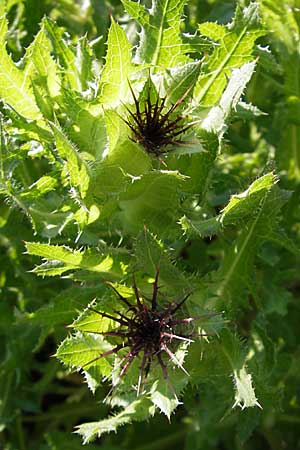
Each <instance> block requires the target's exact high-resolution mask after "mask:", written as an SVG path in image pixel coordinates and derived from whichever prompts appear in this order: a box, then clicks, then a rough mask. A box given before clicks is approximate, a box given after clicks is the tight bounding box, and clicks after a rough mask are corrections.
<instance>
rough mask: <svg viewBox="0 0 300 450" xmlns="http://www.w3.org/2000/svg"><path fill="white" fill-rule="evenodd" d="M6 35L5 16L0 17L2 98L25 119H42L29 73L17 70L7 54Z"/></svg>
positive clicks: (0, 80)
mask: <svg viewBox="0 0 300 450" xmlns="http://www.w3.org/2000/svg"><path fill="white" fill-rule="evenodd" d="M6 33H7V20H6V18H5V17H4V16H3V17H0V97H1V98H2V99H4V101H5V102H6V103H8V104H9V105H11V106H12V107H13V108H14V109H15V110H16V111H17V112H18V113H20V114H21V115H23V116H24V117H26V118H28V119H40V118H41V113H40V111H39V109H38V107H37V105H36V102H35V99H34V95H33V92H32V88H31V80H30V77H29V76H28V73H27V72H26V71H22V70H20V69H19V68H17V66H16V65H15V64H14V62H13V61H12V59H11V58H10V56H9V55H8V54H7V51H6V44H5V37H6Z"/></svg>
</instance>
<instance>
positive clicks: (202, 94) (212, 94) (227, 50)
mask: <svg viewBox="0 0 300 450" xmlns="http://www.w3.org/2000/svg"><path fill="white" fill-rule="evenodd" d="M199 30H200V32H201V33H202V34H204V35H205V36H207V37H209V38H211V39H212V40H214V41H215V42H217V43H218V45H217V46H216V47H215V49H214V51H213V53H212V55H211V56H210V57H209V59H208V60H207V61H206V62H205V63H204V64H203V73H202V74H201V75H200V77H199V80H198V82H197V85H196V87H195V90H194V97H195V100H196V101H197V103H200V104H201V105H205V106H208V105H214V104H215V103H216V102H217V101H218V100H219V99H220V97H221V95H222V93H223V90H224V88H225V86H226V84H227V78H228V77H230V74H231V71H232V69H236V68H239V67H241V66H242V65H243V64H245V63H247V62H249V61H251V60H252V59H253V56H252V52H253V47H254V43H255V41H256V39H257V38H258V37H260V36H262V35H263V34H265V32H264V31H262V30H261V27H260V24H259V16H258V4H257V3H250V5H249V6H248V7H245V8H243V9H242V10H241V9H240V6H238V7H237V10H236V14H235V18H234V21H233V23H232V24H230V25H228V26H227V27H226V26H224V25H217V24H214V23H205V24H201V25H199Z"/></svg>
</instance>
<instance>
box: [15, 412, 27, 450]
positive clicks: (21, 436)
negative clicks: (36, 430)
mask: <svg viewBox="0 0 300 450" xmlns="http://www.w3.org/2000/svg"><path fill="white" fill-rule="evenodd" d="M17 414H18V415H17V419H16V422H17V423H16V425H17V435H18V441H19V448H20V450H26V446H25V439H24V431H23V425H22V416H21V414H22V413H21V411H20V410H19V411H18V413H17Z"/></svg>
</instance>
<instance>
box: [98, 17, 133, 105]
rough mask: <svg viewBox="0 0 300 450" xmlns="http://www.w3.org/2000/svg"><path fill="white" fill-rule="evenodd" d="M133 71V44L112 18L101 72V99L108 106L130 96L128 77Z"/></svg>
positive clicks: (123, 100) (117, 103) (124, 100)
mask: <svg viewBox="0 0 300 450" xmlns="http://www.w3.org/2000/svg"><path fill="white" fill-rule="evenodd" d="M132 71H133V66H132V63H131V45H130V43H129V41H128V39H127V36H126V34H125V32H124V31H123V30H122V28H121V27H120V26H119V25H118V24H117V23H116V22H115V21H114V20H113V19H112V22H111V26H110V30H109V34H108V41H107V55H106V63H105V66H104V69H103V72H102V74H101V79H100V86H99V92H100V94H99V101H100V102H103V103H104V104H105V107H106V108H109V107H115V106H118V105H119V104H120V103H121V102H126V100H129V98H130V95H131V94H130V89H129V84H128V79H129V78H130V74H131V72H132Z"/></svg>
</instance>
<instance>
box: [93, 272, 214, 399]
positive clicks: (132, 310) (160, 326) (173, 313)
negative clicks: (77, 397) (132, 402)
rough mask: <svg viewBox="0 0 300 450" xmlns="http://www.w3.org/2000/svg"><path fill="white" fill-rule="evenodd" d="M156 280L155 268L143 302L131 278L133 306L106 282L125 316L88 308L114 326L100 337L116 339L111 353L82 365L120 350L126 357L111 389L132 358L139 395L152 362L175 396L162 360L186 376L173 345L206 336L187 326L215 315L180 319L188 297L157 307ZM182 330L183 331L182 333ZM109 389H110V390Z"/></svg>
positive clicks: (123, 358) (119, 313)
mask: <svg viewBox="0 0 300 450" xmlns="http://www.w3.org/2000/svg"><path fill="white" fill-rule="evenodd" d="M158 277H159V269H157V271H156V275H155V280H154V284H153V291H152V297H151V299H150V300H146V299H145V297H143V296H142V295H141V293H140V291H139V289H138V287H137V285H136V281H135V277H133V289H134V294H135V303H134V304H131V303H130V302H129V301H128V300H127V298H125V297H123V296H122V295H121V294H120V293H119V292H118V291H117V290H116V289H115V287H114V286H113V285H112V284H110V283H107V284H108V285H109V286H110V287H111V288H112V289H113V290H114V292H115V293H116V295H117V296H118V297H119V299H120V301H121V302H122V303H123V304H124V305H125V306H126V307H127V308H128V309H127V312H126V313H125V314H123V313H121V312H118V311H115V312H114V313H115V314H116V315H115V316H112V315H110V314H107V313H104V312H100V311H97V310H96V309H94V308H89V309H91V310H92V311H94V312H96V313H97V314H100V315H101V316H102V317H106V318H109V319H112V320H114V321H115V322H116V323H117V324H118V327H117V328H115V329H114V330H111V331H107V332H102V333H100V334H102V335H104V336H108V337H110V336H111V337H114V338H119V340H120V343H118V344H117V345H116V346H115V347H114V348H112V349H111V350H109V351H107V352H104V353H102V354H100V355H99V356H98V357H97V358H95V359H94V360H92V361H89V362H88V363H87V364H85V366H87V365H90V364H91V363H92V362H94V361H97V360H99V359H101V358H104V357H106V356H108V355H111V354H118V352H119V351H121V350H122V349H124V348H127V351H126V354H125V355H124V356H123V357H122V358H121V360H120V362H119V367H120V373H119V376H118V379H117V381H115V383H114V385H113V388H114V387H115V386H116V385H117V384H118V382H119V381H120V380H121V379H122V377H124V375H125V374H126V372H127V370H128V368H129V367H130V365H131V363H132V362H133V361H134V360H135V359H137V358H138V359H139V360H140V366H139V377H138V387H137V393H138V394H139V393H140V391H141V388H142V386H144V385H145V383H146V380H147V376H148V374H149V371H150V369H151V366H152V363H153V362H154V360H156V361H157V362H158V364H159V366H160V368H161V371H162V374H163V377H164V379H165V380H166V382H167V383H168V385H169V387H170V389H171V391H172V392H173V393H174V395H175V396H176V394H175V390H174V388H173V386H172V384H171V382H170V379H169V376H168V371H167V366H166V363H165V358H166V357H167V358H168V359H170V360H171V361H172V362H173V363H174V364H175V365H176V366H178V367H180V369H181V370H182V371H183V372H185V373H186V374H187V371H186V370H185V368H184V367H183V366H182V364H181V363H180V361H179V360H178V359H177V358H176V355H175V352H176V350H175V352H174V346H175V348H176V343H177V344H178V343H179V342H180V341H181V342H182V341H183V342H187V343H191V342H193V338H194V337H198V336H207V334H196V333H193V331H192V330H189V324H191V323H192V322H193V321H195V320H201V319H204V318H207V317H212V316H214V315H216V314H217V313H209V314H204V315H202V316H200V317H186V318H182V315H181V314H180V310H181V307H182V306H183V304H184V303H185V301H186V300H187V299H188V297H189V296H190V293H188V294H186V295H185V296H184V297H183V299H182V300H181V301H179V302H177V303H176V302H170V303H168V304H166V305H165V306H160V305H159V304H158V290H159V287H158ZM183 328H184V330H185V331H183ZM113 388H112V389H113Z"/></svg>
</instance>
